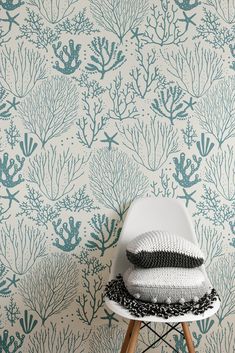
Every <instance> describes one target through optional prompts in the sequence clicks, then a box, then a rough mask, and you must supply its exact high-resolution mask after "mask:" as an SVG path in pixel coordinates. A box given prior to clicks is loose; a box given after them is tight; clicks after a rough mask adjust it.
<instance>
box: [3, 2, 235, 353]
mask: <svg viewBox="0 0 235 353" xmlns="http://www.w3.org/2000/svg"><path fill="white" fill-rule="evenodd" d="M0 8H1V13H0V123H1V125H0V299H1V302H0V352H2V353H10V352H11V353H23V352H24V353H26V352H27V353H39V352H40V353H55V352H58V353H68V352H69V353H96V352H98V353H99V352H100V353H101V352H102V353H103V352H104V353H110V352H113V353H118V352H119V351H120V349H121V344H122V341H123V338H124V333H125V331H126V324H127V322H126V320H122V319H121V318H120V317H118V316H117V315H116V314H115V313H113V312H111V311H110V310H107V308H105V306H104V305H105V303H104V288H105V284H106V283H107V281H108V278H109V273H110V271H111V266H112V263H113V259H114V257H115V249H116V246H118V241H119V237H120V234H121V231H122V227H123V222H124V220H125V217H126V215H127V212H128V209H129V207H130V205H131V203H132V201H133V200H135V199H137V198H139V197H153V198H160V197H163V198H174V199H176V200H178V201H179V202H181V203H182V204H183V205H185V207H186V209H187V211H188V212H189V213H190V215H191V217H192V221H193V225H194V229H195V234H196V236H197V239H198V242H199V245H200V247H201V249H202V251H203V252H204V253H205V266H206V269H207V272H208V274H209V277H210V279H211V281H212V283H213V285H214V287H215V288H216V290H217V291H218V293H219V295H220V297H221V300H222V303H221V307H220V310H219V311H218V313H217V315H215V316H213V317H211V318H207V319H205V320H201V321H198V322H196V323H194V324H192V326H191V328H192V334H193V342H194V344H195V346H196V350H197V351H198V352H205V353H221V352H223V353H232V352H233V350H234V348H235V347H234V344H233V342H234V339H235V330H234V325H233V318H234V312H235V308H234V300H235V298H234V293H235V289H234V288H235V287H234V285H235V284H234V281H235V273H234V268H235V264H234V254H235V186H234V183H235V152H234V145H235V103H234V102H235V44H234V43H235V0H204V1H202V0H201V1H200V0H158V1H153V0H27V1H26V0H0ZM169 222H170V215H169ZM152 327H153V328H154V327H155V325H152ZM157 327H158V326H157ZM158 329H159V330H160V332H161V334H163V335H164V333H165V332H166V328H165V327H164V325H163V326H161V327H158ZM154 339H155V336H154V334H153V332H150V331H149V332H147V330H141V335H140V339H139V343H138V346H137V352H141V351H143V350H145V349H146V348H147V345H149V344H151V343H153V341H154ZM171 345H172V348H169V347H168V348H167V347H166V346H162V347H161V346H159V345H158V343H156V344H155V345H154V346H153V348H155V349H158V350H159V352H162V353H172V351H173V349H175V350H178V351H179V352H182V353H186V352H187V349H186V344H185V340H183V339H182V337H181V336H180V335H178V334H176V335H174V336H172V338H171Z"/></svg>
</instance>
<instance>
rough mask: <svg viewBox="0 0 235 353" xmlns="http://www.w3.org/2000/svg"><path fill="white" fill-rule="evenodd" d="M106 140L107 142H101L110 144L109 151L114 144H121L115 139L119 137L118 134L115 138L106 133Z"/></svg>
mask: <svg viewBox="0 0 235 353" xmlns="http://www.w3.org/2000/svg"><path fill="white" fill-rule="evenodd" d="M104 134H105V136H106V139H105V140H101V142H108V149H109V151H110V150H111V148H112V143H114V144H116V145H119V143H118V142H117V141H114V138H115V137H116V136H117V132H116V134H114V135H113V136H109V135H108V134H107V133H106V132H104Z"/></svg>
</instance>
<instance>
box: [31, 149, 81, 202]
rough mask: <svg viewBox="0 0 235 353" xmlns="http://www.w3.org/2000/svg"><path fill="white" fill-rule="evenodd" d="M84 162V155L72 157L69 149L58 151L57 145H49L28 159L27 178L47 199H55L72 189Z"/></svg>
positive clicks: (79, 175)
mask: <svg viewBox="0 0 235 353" xmlns="http://www.w3.org/2000/svg"><path fill="white" fill-rule="evenodd" d="M86 162H87V160H86V159H85V157H82V158H80V156H77V157H74V156H73V155H72V154H71V152H70V151H69V149H67V150H66V151H63V153H59V152H58V151H57V147H56V146H54V147H53V146H52V145H51V147H50V149H48V150H47V151H45V152H42V153H41V154H40V155H36V156H35V157H34V158H33V159H31V160H30V162H29V163H30V167H29V174H28V179H29V180H30V181H31V183H34V184H36V185H37V186H38V188H39V190H40V192H41V193H42V194H43V195H44V196H46V197H47V198H48V199H49V200H51V201H57V200H59V199H60V198H61V197H63V196H65V195H66V194H68V193H69V192H70V191H72V190H73V188H74V182H75V180H77V179H78V178H80V177H81V175H82V174H83V172H82V171H81V170H82V167H83V165H84V164H85V163H86ZM64 178H65V179H64Z"/></svg>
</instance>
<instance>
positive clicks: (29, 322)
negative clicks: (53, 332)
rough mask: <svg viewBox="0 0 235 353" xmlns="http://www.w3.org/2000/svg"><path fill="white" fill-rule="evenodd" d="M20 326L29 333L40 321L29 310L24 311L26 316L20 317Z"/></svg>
mask: <svg viewBox="0 0 235 353" xmlns="http://www.w3.org/2000/svg"><path fill="white" fill-rule="evenodd" d="M19 321H20V326H21V327H22V330H23V332H24V333H25V334H26V335H28V334H29V333H31V332H32V331H33V329H34V328H35V326H36V325H37V323H38V321H37V320H35V319H34V318H33V315H32V314H30V315H29V312H28V310H25V311H24V316H23V317H21V318H20V320H19Z"/></svg>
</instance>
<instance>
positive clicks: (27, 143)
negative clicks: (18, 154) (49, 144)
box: [19, 132, 38, 157]
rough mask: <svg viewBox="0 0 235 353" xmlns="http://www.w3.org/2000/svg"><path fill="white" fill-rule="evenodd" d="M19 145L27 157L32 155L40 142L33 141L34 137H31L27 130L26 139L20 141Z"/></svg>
mask: <svg viewBox="0 0 235 353" xmlns="http://www.w3.org/2000/svg"><path fill="white" fill-rule="evenodd" d="M19 145H20V149H21V151H22V152H23V155H24V156H25V157H30V156H31V154H33V152H34V151H35V149H36V148H37V146H38V144H37V143H36V142H34V141H33V138H32V137H30V138H29V134H28V133H27V132H25V133H24V140H23V141H20V143H19Z"/></svg>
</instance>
